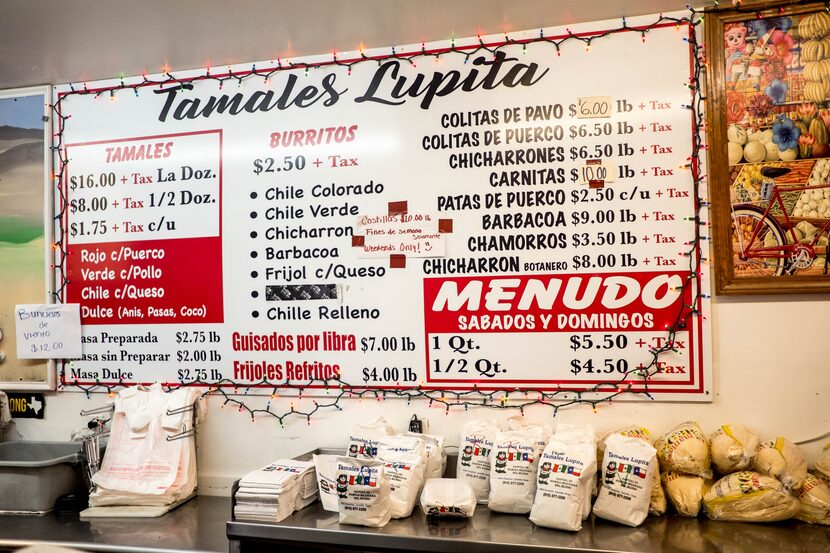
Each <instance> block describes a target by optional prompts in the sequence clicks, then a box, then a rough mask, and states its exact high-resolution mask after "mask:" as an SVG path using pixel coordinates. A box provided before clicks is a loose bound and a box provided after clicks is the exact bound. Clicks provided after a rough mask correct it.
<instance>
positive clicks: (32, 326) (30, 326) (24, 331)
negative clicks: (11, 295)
mask: <svg viewBox="0 0 830 553" xmlns="http://www.w3.org/2000/svg"><path fill="white" fill-rule="evenodd" d="M14 321H15V330H16V332H17V357H18V358H20V359H74V358H77V357H80V356H81V312H80V309H79V305H78V304H77V303H75V304H62V305H48V304H47V305H38V304H21V305H15V307H14Z"/></svg>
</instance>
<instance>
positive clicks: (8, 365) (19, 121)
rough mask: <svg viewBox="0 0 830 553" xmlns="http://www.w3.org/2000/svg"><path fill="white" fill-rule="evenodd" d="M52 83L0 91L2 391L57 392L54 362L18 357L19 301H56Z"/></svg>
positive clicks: (0, 326) (0, 349) (0, 319)
mask: <svg viewBox="0 0 830 553" xmlns="http://www.w3.org/2000/svg"><path fill="white" fill-rule="evenodd" d="M50 94H51V92H50V87H48V86H38V87H31V88H19V89H10V90H0V331H2V339H0V358H2V359H3V360H2V361H0V389H2V390H53V389H54V388H55V366H54V362H53V361H45V360H42V359H18V356H17V344H16V340H15V324H14V320H15V317H14V307H15V305H16V304H26V303H28V304H32V303H34V304H37V303H52V299H51V297H50V294H49V290H50V289H51V283H52V278H53V277H52V270H51V268H50V263H51V259H52V251H51V247H50V246H51V244H52V236H53V233H52V224H51V222H52V221H51V216H50V215H49V214H51V212H52V211H51V202H52V195H51V193H50V190H51V182H50V177H51V174H50V167H51V156H50V155H49V154H50V150H49V146H50V145H51V141H50V138H51V133H50V129H51V123H50V122H49V102H50V101H51V96H50Z"/></svg>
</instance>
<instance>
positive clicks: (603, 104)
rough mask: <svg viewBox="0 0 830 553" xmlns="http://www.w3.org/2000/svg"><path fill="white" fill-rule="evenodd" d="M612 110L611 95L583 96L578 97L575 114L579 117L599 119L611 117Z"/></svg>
mask: <svg viewBox="0 0 830 553" xmlns="http://www.w3.org/2000/svg"><path fill="white" fill-rule="evenodd" d="M612 111H613V109H612V108H611V97H610V96H583V97H581V98H577V99H576V113H575V114H574V115H575V117H576V118H577V119H597V118H600V117H602V118H605V117H611V113H612Z"/></svg>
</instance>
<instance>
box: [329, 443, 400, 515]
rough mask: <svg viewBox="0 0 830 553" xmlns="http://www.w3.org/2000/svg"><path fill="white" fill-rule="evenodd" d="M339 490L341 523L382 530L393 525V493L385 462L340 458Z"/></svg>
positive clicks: (336, 486) (338, 467) (338, 466)
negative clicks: (391, 507) (385, 473)
mask: <svg viewBox="0 0 830 553" xmlns="http://www.w3.org/2000/svg"><path fill="white" fill-rule="evenodd" d="M335 489H336V490H337V499H338V510H339V511H340V524H358V525H361V526H371V527H375V528H379V527H381V526H384V525H386V523H387V522H389V519H390V518H391V515H392V511H391V509H390V504H389V495H390V491H391V490H390V488H389V482H388V481H387V480H386V477H385V475H384V468H383V461H379V460H377V459H355V458H352V457H338V458H337V481H336V484H335Z"/></svg>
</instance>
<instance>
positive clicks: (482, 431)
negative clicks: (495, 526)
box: [456, 420, 499, 503]
mask: <svg viewBox="0 0 830 553" xmlns="http://www.w3.org/2000/svg"><path fill="white" fill-rule="evenodd" d="M498 431H499V426H498V423H496V422H495V421H493V420H473V421H470V422H468V423H467V424H465V425H464V426H462V427H461V434H460V437H459V440H458V466H457V469H456V478H458V479H459V480H466V481H467V483H469V484H470V487H471V488H472V489H473V492H474V493H475V494H476V500H477V501H478V502H479V503H486V502H487V498H488V496H489V495H490V450H491V449H493V440H495V439H496V433H497V432H498Z"/></svg>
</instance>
